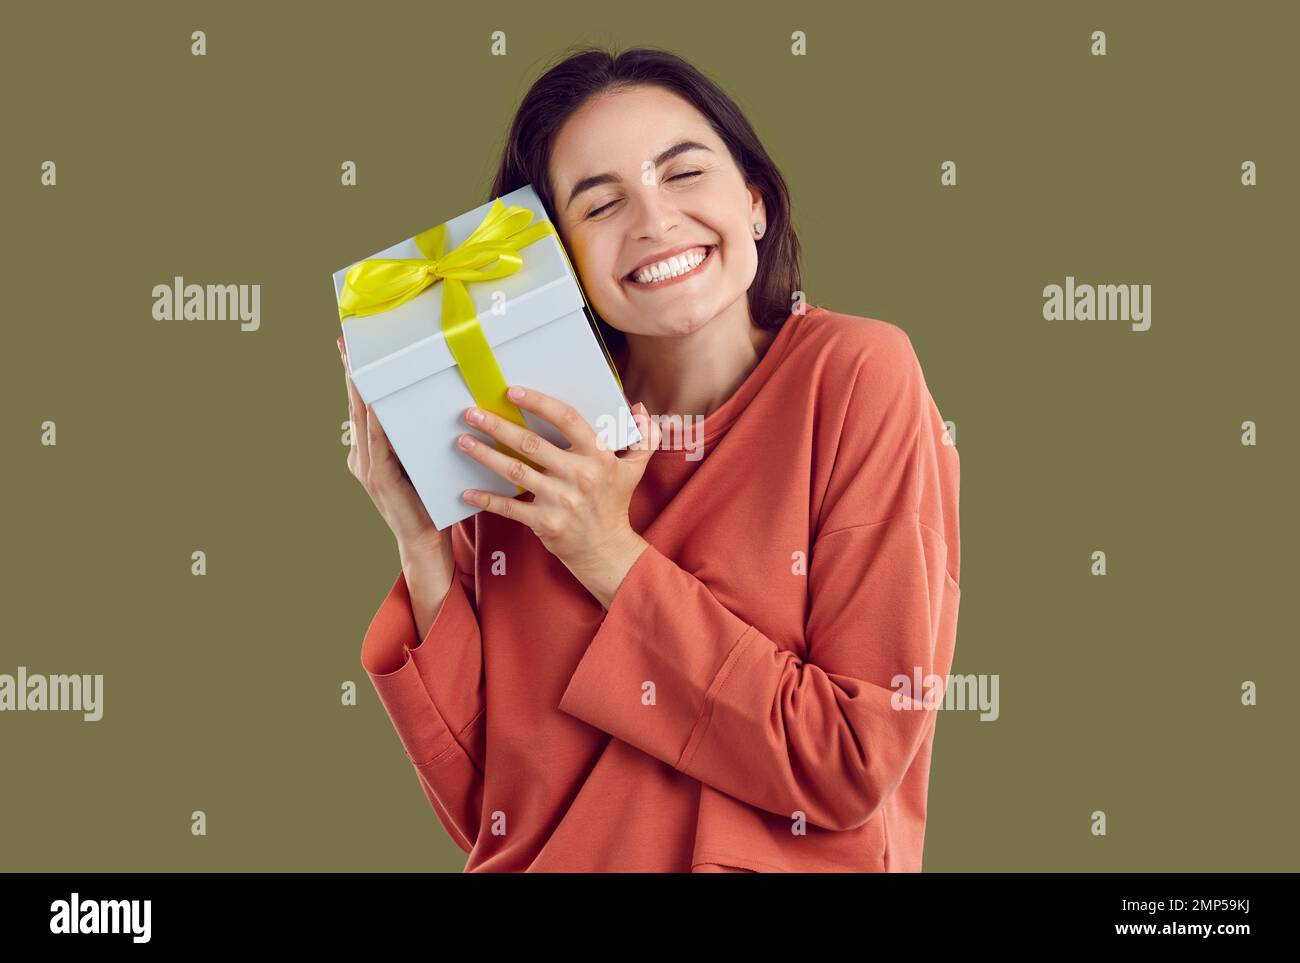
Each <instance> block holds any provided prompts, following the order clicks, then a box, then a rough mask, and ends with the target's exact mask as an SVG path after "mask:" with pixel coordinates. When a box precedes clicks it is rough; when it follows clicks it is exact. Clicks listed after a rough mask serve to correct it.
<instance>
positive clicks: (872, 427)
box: [349, 49, 960, 872]
mask: <svg viewBox="0 0 1300 963" xmlns="http://www.w3.org/2000/svg"><path fill="white" fill-rule="evenodd" d="M525 184H532V185H533V186H534V188H535V189H536V190H537V192H538V195H539V196H540V197H541V199H542V201H543V203H544V205H545V206H546V209H547V213H548V215H549V216H550V219H551V221H552V223H553V224H554V225H555V226H556V229H557V231H558V232H559V234H560V237H561V240H562V241H563V242H564V244H565V246H566V248H567V250H568V251H569V253H570V256H571V259H572V261H573V263H574V266H575V269H576V270H577V272H578V274H579V278H580V280H581V282H582V285H583V288H584V290H585V291H586V294H587V299H588V302H589V303H590V305H591V306H592V308H593V310H594V311H595V313H596V315H597V317H596V321H597V323H598V324H600V325H601V327H602V331H603V333H604V336H605V339H606V342H607V343H608V344H609V345H611V347H612V348H613V350H614V352H615V354H616V364H617V365H618V368H619V371H620V374H621V377H622V382H623V386H624V388H625V390H626V393H627V395H628V397H629V399H635V400H637V401H639V402H641V401H643V402H644V404H645V407H644V408H641V407H640V406H638V409H637V418H638V423H639V424H641V425H642V427H643V428H644V429H645V431H644V432H643V434H644V435H645V436H646V441H647V443H646V444H643V445H640V446H634V449H633V450H629V451H626V452H623V453H619V454H615V453H614V452H611V451H609V450H608V449H606V448H605V447H603V446H601V445H598V444H597V443H596V441H595V435H594V433H593V432H592V430H591V428H590V426H588V425H587V424H586V423H585V422H584V421H583V420H582V418H581V417H577V416H575V412H574V411H573V410H572V409H571V408H570V407H569V406H568V405H567V404H565V402H564V400H563V399H560V398H551V397H548V396H546V395H543V394H541V393H540V392H537V391H535V390H524V391H522V392H518V391H517V390H516V389H518V388H520V387H523V388H525V389H526V387H527V386H514V387H513V388H512V389H511V398H512V399H514V400H515V401H516V403H517V404H518V405H519V406H520V407H521V408H523V409H525V410H527V411H529V412H530V413H532V414H533V415H535V416H536V417H538V418H542V419H545V420H547V421H549V422H551V423H553V424H555V425H556V426H557V428H558V429H559V430H560V431H561V432H562V433H563V434H564V435H565V436H566V437H567V438H568V441H569V446H568V447H567V448H559V447H557V446H555V445H552V444H551V443H550V442H549V441H547V440H546V439H544V438H541V437H540V436H538V435H536V434H535V433H534V432H532V431H530V430H528V429H527V428H524V427H521V426H519V425H517V424H515V423H513V422H507V421H506V420H504V419H502V418H499V417H497V416H496V415H492V414H491V413H486V412H479V411H476V410H473V409H471V410H470V411H467V412H466V413H465V423H466V428H467V433H466V435H465V436H464V440H463V441H462V443H461V450H462V452H463V454H464V456H465V457H469V458H475V459H477V460H479V461H480V462H482V463H483V464H484V465H486V466H487V467H488V468H490V469H491V470H492V471H494V472H496V473H498V474H500V475H502V476H503V477H506V478H509V479H511V480H512V481H515V482H516V483H517V484H518V485H519V486H520V487H522V488H524V489H525V491H524V492H523V494H521V495H519V496H518V497H517V498H514V499H510V498H504V497H503V496H500V495H496V494H486V495H481V493H480V495H476V494H475V493H467V494H466V498H467V499H469V500H471V501H474V503H475V504H478V505H480V506H482V508H483V509H484V510H483V511H481V512H479V513H478V514H476V515H474V516H472V517H470V518H468V519H466V520H464V521H462V522H458V523H456V524H455V525H454V526H452V527H451V528H450V529H448V530H445V531H441V532H440V531H438V530H436V529H433V528H432V526H431V525H430V524H429V523H428V519H427V516H425V517H420V502H419V499H418V498H417V497H415V496H414V493H413V492H412V491H410V490H409V488H410V483H409V481H405V480H404V479H403V478H402V476H401V473H400V470H399V467H398V466H397V465H396V460H395V458H394V456H393V453H392V451H391V448H390V447H389V446H388V444H387V440H386V438H385V437H384V435H383V430H382V427H381V426H379V425H378V422H377V421H375V419H373V418H368V417H367V413H366V412H365V410H364V407H363V406H359V403H354V417H356V418H357V419H359V421H358V427H357V431H356V433H355V435H354V437H355V438H357V439H359V441H358V442H357V445H356V446H355V447H354V449H353V451H352V453H351V454H350V456H349V465H350V466H351V467H352V469H353V471H354V473H355V474H356V475H357V476H358V478H360V479H361V480H362V481H363V482H365V484H366V490H367V492H369V493H370V494H371V496H372V498H373V499H374V500H375V502H376V505H377V506H378V507H379V508H380V511H381V513H382V514H383V515H384V517H385V518H386V519H387V520H389V524H390V528H393V530H394V533H395V534H396V535H397V537H398V547H399V556H400V558H401V562H402V569H401V571H400V572H399V573H398V575H397V577H396V579H395V581H394V582H393V584H392V588H391V589H390V590H389V592H388V595H387V597H386V598H385V599H384V601H383V604H382V605H381V607H380V609H379V611H378V612H377V613H376V614H375V616H374V618H373V620H372V621H371V624H370V627H369V629H368V631H367V632H366V636H365V639H364V640H363V642H362V651H361V661H362V664H363V666H364V667H365V669H366V672H367V673H368V675H369V677H370V679H371V682H372V683H373V685H374V687H375V690H376V691H377V692H378V694H379V696H380V699H381V700H382V702H383V705H384V707H385V709H386V710H387V712H388V715H389V717H390V719H391V720H392V723H393V726H394V728H395V729H396V732H397V734H398V736H399V738H400V739H401V742H402V745H403V748H404V749H405V751H406V754H407V757H408V759H409V760H410V762H411V763H412V765H413V767H414V768H415V771H416V773H417V774H418V777H419V781H420V785H421V787H422V788H423V790H424V793H425V796H426V798H427V799H428V801H429V804H430V805H431V806H432V808H433V810H434V811H435V812H436V813H437V816H438V818H439V819H440V820H441V822H442V824H443V826H444V827H445V828H446V829H447V831H448V833H449V834H450V835H451V837H452V839H453V840H455V842H456V843H457V844H458V845H459V846H460V847H461V848H462V849H463V850H464V851H465V852H466V853H467V854H468V856H469V859H468V861H467V863H466V866H465V869H466V871H471V872H493V871H543V872H545V871H656V872H745V871H751V872H782V871H853V870H859V871H891V870H892V871H899V870H901V871H915V870H919V869H920V868H921V856H922V848H923V843H924V834H925V818H926V797H927V786H928V780H929V772H930V752H931V745H932V742H933V738H934V732H935V729H934V726H935V721H936V713H935V708H934V707H933V706H930V705H924V704H920V705H918V704H917V703H916V702H915V701H914V700H912V699H911V698H909V697H908V696H907V695H906V694H904V693H900V692H897V691H895V690H896V680H897V679H900V678H901V679H911V678H913V677H914V676H916V675H918V674H919V675H920V676H921V677H929V676H940V677H943V676H946V675H947V673H948V671H949V669H950V667H951V664H952V656H953V648H954V644H955V638H956V626H957V609H958V604H959V599H960V587H959V585H960V583H959V578H960V556H959V538H958V535H959V533H958V512H957V509H958V505H957V492H958V477H959V465H958V459H957V452H956V448H955V447H954V446H952V445H951V444H949V443H948V440H947V430H946V426H945V424H944V422H943V420H942V418H941V416H940V414H939V411H938V409H937V407H936V406H935V404H934V401H933V399H932V398H931V396H930V393H929V390H928V388H927V386H926V382H925V378H924V376H923V374H922V372H921V368H920V364H919V362H918V360H917V358H916V355H915V352H914V351H913V349H912V344H911V341H910V339H909V338H908V337H907V335H906V334H905V333H904V332H903V331H902V330H901V329H900V328H898V327H896V326H894V325H892V324H889V323H887V322H884V321H879V320H875V319H870V318H863V317H856V316H853V315H848V314H839V313H836V312H833V311H830V310H828V309H826V308H823V307H816V306H812V305H810V304H808V303H807V302H806V300H805V299H804V297H803V292H802V291H801V290H800V280H799V277H800V275H799V245H798V242H797V240H796V238H795V233H794V229H793V226H792V223H791V218H790V206H789V201H788V197H787V192H786V188H785V183H784V180H783V179H782V177H781V174H780V173H779V172H778V171H777V169H776V166H775V165H774V164H773V163H772V161H771V159H770V158H769V157H768V155H767V153H766V152H765V151H764V149H763V147H762V145H761V144H760V143H759V141H758V139H757V137H756V136H755V134H754V132H753V130H752V129H751V127H750V125H749V124H748V122H747V121H746V120H745V118H744V116H743V114H742V113H741V111H740V110H739V108H738V107H737V106H736V105H735V104H734V103H733V102H732V101H731V100H730V98H728V97H727V96H726V95H725V94H724V93H722V91H721V90H719V89H718V87H717V86H716V85H715V84H714V83H713V82H712V81H710V80H709V79H707V78H706V77H705V76H704V75H702V74H701V73H700V72H699V71H697V70H696V69H695V68H694V67H692V66H691V65H689V64H687V63H686V62H685V61H683V60H681V59H680V58H678V57H676V56H674V55H672V54H670V53H667V52H664V51H659V50H652V49H651V50H647V49H638V50H630V51H625V52H623V53H620V54H616V55H615V54H611V53H608V52H605V51H601V50H587V51H582V52H579V53H577V54H575V55H574V56H571V57H568V58H567V59H565V60H564V61H563V62H561V63H559V64H557V65H556V66H555V67H553V68H552V69H551V70H549V71H547V72H546V73H545V74H544V76H542V77H541V78H540V79H539V80H538V81H537V82H536V83H535V84H534V85H533V87H532V89H531V90H530V91H529V92H528V94H527V95H526V96H525V98H524V100H523V103H522V104H521V105H520V107H519V110H518V113H517V115H516V117H515V119H514V122H513V124H512V126H511V129H510V133H509V136H508V138H507V144H506V148H505V152H504V159H503V161H502V164H501V167H500V170H499V171H498V174H497V177H496V180H495V183H494V184H493V186H492V192H491V193H492V196H493V197H498V196H501V195H502V194H506V193H509V192H510V191H512V190H514V189H515V188H517V187H521V186H523V185H525ZM350 390H351V388H350ZM660 418H693V419H697V420H698V424H699V425H700V428H699V430H698V432H697V435H698V437H697V438H695V439H694V442H695V444H694V445H693V446H692V451H691V453H690V454H689V455H686V456H683V453H682V452H681V451H679V450H676V449H670V448H661V447H660V446H659V431H658V427H657V425H658V419H660ZM471 427H472V428H473V430H474V431H477V432H482V433H483V434H485V435H487V436H488V437H490V438H492V439H494V440H495V441H497V442H500V443H501V444H502V446H504V447H505V448H508V449H510V450H512V451H515V452H522V453H524V454H526V455H527V457H528V459H529V461H530V462H532V463H533V464H532V466H528V465H524V464H523V463H522V462H520V461H518V460H517V459H515V458H513V457H510V456H509V455H507V454H505V453H504V452H503V451H502V450H500V449H498V448H497V447H494V446H493V445H492V444H483V443H482V438H481V437H478V436H476V435H474V434H473V433H471V432H470V430H469V429H470V428H471ZM476 438H477V440H475V439H476ZM480 496H481V497H480Z"/></svg>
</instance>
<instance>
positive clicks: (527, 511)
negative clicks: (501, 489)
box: [461, 488, 540, 530]
mask: <svg viewBox="0 0 1300 963" xmlns="http://www.w3.org/2000/svg"><path fill="white" fill-rule="evenodd" d="M470 494H474V495H477V496H478V497H477V498H467V497H465V496H466V495H470ZM461 497H462V498H464V500H465V501H466V502H467V503H468V504H470V505H474V506H476V507H478V508H481V509H483V510H484V511H485V512H491V513H492V514H494V515H500V516H501V517H502V518H508V519H510V520H511V521H513V522H519V523H520V524H522V525H527V526H528V527H529V528H531V529H534V530H536V528H537V526H538V519H539V518H540V510H539V509H538V508H537V506H536V504H534V503H531V502H524V501H520V500H519V499H518V498H507V497H506V496H505V495H498V494H497V493H496V492H485V491H480V490H479V489H477V488H469V489H466V491H465V494H464V495H462V496H461Z"/></svg>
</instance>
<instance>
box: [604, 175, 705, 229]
mask: <svg viewBox="0 0 1300 963" xmlns="http://www.w3.org/2000/svg"><path fill="white" fill-rule="evenodd" d="M703 173H704V171H687V172H686V173H684V174H678V175H677V176H676V177H670V178H668V179H669V180H670V181H679V180H681V179H682V178H683V177H699V176H700V175H701V174H703ZM617 203H618V201H610V202H609V203H608V204H602V205H601V206H600V207H598V208H596V209H595V210H594V211H592V212H591V213H590V214H588V215H587V219H588V220H590V219H591V218H593V217H595V216H596V215H597V214H599V213H600V212H601V211H603V210H606V209H608V208H611V207H613V206H614V205H615V204H617Z"/></svg>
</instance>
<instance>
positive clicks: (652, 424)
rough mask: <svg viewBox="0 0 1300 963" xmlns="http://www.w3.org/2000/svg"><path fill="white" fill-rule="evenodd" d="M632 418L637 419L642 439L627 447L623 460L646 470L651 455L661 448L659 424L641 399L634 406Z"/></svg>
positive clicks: (641, 469) (640, 469)
mask: <svg viewBox="0 0 1300 963" xmlns="http://www.w3.org/2000/svg"><path fill="white" fill-rule="evenodd" d="M632 418H633V419H634V420H635V421H636V427H637V430H638V431H640V432H641V440H640V441H638V442H637V443H636V444H634V445H630V446H629V447H628V448H627V450H626V451H625V452H624V453H623V459H622V460H623V461H625V462H629V463H630V464H632V465H634V466H636V468H637V469H638V470H639V471H644V470H645V466H646V464H647V463H648V462H649V461H650V456H651V455H652V454H654V452H655V451H656V450H657V449H658V448H659V424H658V422H656V421H655V420H654V419H653V418H651V417H650V412H649V411H647V410H646V406H645V405H644V404H643V403H642V402H640V401H638V402H637V403H636V404H635V405H634V406H633V407H632Z"/></svg>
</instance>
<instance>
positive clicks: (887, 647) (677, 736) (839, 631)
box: [560, 329, 960, 831]
mask: <svg viewBox="0 0 1300 963" xmlns="http://www.w3.org/2000/svg"><path fill="white" fill-rule="evenodd" d="M897 330H898V331H899V333H900V334H901V329H897ZM886 354H887V355H889V356H890V357H889V358H887V359H886V360H887V361H888V367H887V369H886V370H885V371H884V372H883V373H881V372H880V364H881V361H880V359H877V363H876V364H875V365H874V367H870V366H869V367H866V368H864V369H862V370H861V371H860V372H859V377H858V379H857V380H855V381H854V383H853V386H852V388H851V389H850V391H849V392H848V394H847V396H846V397H847V400H846V401H844V402H841V409H842V410H840V411H838V412H836V411H831V412H830V416H831V417H832V418H836V417H838V418H839V420H840V431H839V434H838V438H839V441H838V448H837V450H836V451H835V452H834V468H833V469H832V470H831V471H830V474H829V478H828V483H827V485H826V489H825V490H826V493H827V497H826V500H825V501H824V502H823V503H822V505H821V506H820V508H821V514H820V518H821V520H822V524H821V526H820V527H819V529H818V532H819V534H818V535H817V536H816V538H815V540H814V544H813V549H812V551H811V553H810V555H811V558H810V563H809V569H808V591H809V594H810V606H809V610H808V614H807V616H806V619H805V624H804V627H803V652H804V653H805V655H806V658H802V659H801V658H799V657H798V656H797V655H796V654H795V653H793V652H790V651H788V650H786V649H783V648H781V647H778V646H777V645H776V644H775V643H774V642H773V641H772V640H771V639H770V638H769V637H767V636H766V635H764V634H763V632H761V631H760V630H759V629H758V628H757V627H756V626H755V625H753V624H752V623H751V622H750V621H749V620H747V619H746V618H744V617H742V616H740V615H738V614H737V613H735V612H732V611H730V610H729V609H727V608H726V607H725V606H724V605H723V604H722V603H720V602H719V601H718V599H717V598H716V597H715V596H714V595H713V594H712V593H711V592H710V590H709V586H708V585H707V584H705V583H704V582H703V581H701V580H700V579H699V578H697V577H696V576H695V575H693V574H692V573H690V572H688V571H685V570H683V569H682V568H681V567H680V566H678V565H677V564H676V563H675V562H673V561H672V560H671V559H669V558H667V557H666V556H665V555H664V554H663V553H662V552H660V551H659V550H658V549H657V548H655V547H654V546H653V545H651V546H650V547H649V548H647V549H645V550H644V551H643V552H642V553H641V555H640V556H639V557H638V558H637V561H636V562H635V563H634V564H633V566H632V568H631V570H630V571H629V572H628V575H627V577H626V578H625V579H624V581H623V583H622V584H621V585H620V586H619V588H618V591H617V592H616V593H615V595H614V599H613V602H612V604H611V606H610V609H609V611H608V612H607V613H606V614H605V617H604V620H603V622H602V623H601V625H600V627H599V629H598V631H597V633H596V634H595V636H594V637H593V639H592V641H591V643H590V644H589V646H588V648H587V649H586V651H585V653H584V655H583V657H582V658H581V660H580V661H579V663H578V665H577V668H576V670H575V671H574V673H573V675H572V677H571V679H570V681H569V685H568V687H567V689H566V690H565V692H564V695H563V697H562V700H561V702H560V708H561V709H562V710H563V711H565V712H567V713H569V714H570V715H573V716H575V717H576V718H578V719H581V720H583V721H585V722H587V723H588V724H590V725H593V726H596V727H598V728H600V729H602V730H604V731H606V732H608V733H610V734H611V735H613V736H615V737H616V738H618V739H620V740H623V741H624V742H628V743H630V744H632V745H633V746H636V747H637V748H639V749H641V750H642V751H644V752H647V753H649V754H650V755H652V756H654V757H655V758H657V759H660V760H662V761H663V762H665V763H667V764H669V765H671V766H673V767H674V768H675V769H677V770H679V771H680V772H682V773H685V774H686V775H688V776H691V777H692V778H694V779H697V780H699V781H701V782H703V783H706V784H708V785H710V786H712V787H713V788H715V789H718V790H720V791H722V792H725V793H727V794H728V795H730V796H733V797H735V798H737V799H739V800H742V801H744V802H746V803H748V804H750V805H753V806H756V807H759V808H761V809H764V810H767V811H769V812H772V813H777V814H780V815H783V816H786V817H789V816H790V815H791V814H793V813H795V812H796V811H798V812H802V813H803V814H804V815H805V817H806V818H807V820H808V822H810V823H812V824H814V825H816V826H820V827H822V828H825V829H830V830H836V831H844V830H850V829H854V828H856V827H858V826H861V825H862V824H863V823H865V822H867V821H868V820H870V819H871V818H872V817H873V816H874V815H875V813H876V810H877V809H878V807H880V805H881V804H882V803H883V802H884V801H885V800H886V799H887V798H888V797H889V795H890V793H891V792H892V791H893V790H894V789H895V787H897V786H898V784H899V783H900V781H901V780H902V778H903V776H904V774H905V773H906V772H907V770H908V768H909V767H910V766H911V764H912V760H913V759H914V758H915V757H916V754H917V751H918V750H919V749H920V748H921V746H922V745H924V744H926V743H927V742H928V741H929V740H931V739H932V738H933V733H934V721H935V712H934V704H935V700H934V698H933V697H931V698H926V694H925V693H924V692H923V691H917V690H916V688H915V687H914V685H913V683H914V680H917V679H921V680H927V679H928V680H929V681H928V682H923V684H922V689H924V688H926V687H927V686H934V685H935V684H936V677H940V676H942V677H946V675H947V673H948V671H949V669H950V667H951V659H952V651H953V645H954V641H955V634H956V613H957V605H958V599H959V592H960V589H959V586H958V582H957V577H958V569H957V568H956V563H957V559H958V555H957V551H956V538H957V527H956V523H957V519H956V515H955V508H956V494H957V484H958V470H957V469H958V466H957V460H956V452H955V449H952V448H951V446H945V447H946V448H948V450H947V451H941V450H939V449H938V447H937V446H938V445H940V444H942V442H941V441H940V436H941V433H942V423H941V422H940V421H939V420H938V413H937V410H936V409H935V408H934V406H933V402H932V400H931V399H930V398H929V394H928V391H926V390H925V387H924V380H923V379H922V378H921V376H920V369H919V366H918V365H916V363H915V356H914V354H912V351H911V344H910V341H907V340H906V338H905V337H904V338H903V344H902V345H899V346H898V350H897V351H890V352H886ZM872 372H875V374H871V373H872ZM869 375H870V377H869ZM882 392H883V394H882ZM944 506H947V510H948V511H949V512H950V517H948V518H939V517H938V514H936V513H940V514H941V513H942V511H943V510H944V508H943V507H944ZM882 507H883V508H884V509H885V511H886V512H887V514H885V515H884V517H875V518H873V517H872V515H873V513H874V511H876V510H880V509H881V508H882ZM782 551H783V552H784V551H785V549H784V547H783V548H782ZM901 679H906V680H907V684H908V685H909V686H912V687H911V688H910V689H907V690H905V689H904V688H903V683H902V682H901V681H900V680H901ZM648 680H651V681H653V682H654V683H655V687H654V691H655V699H654V704H652V705H645V704H643V702H642V687H643V684H644V683H645V682H646V681H648ZM944 681H946V679H945V680H942V681H938V682H937V684H938V685H943V684H944ZM939 695H940V696H941V695H942V690H940V692H939ZM913 696H915V698H913Z"/></svg>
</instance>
